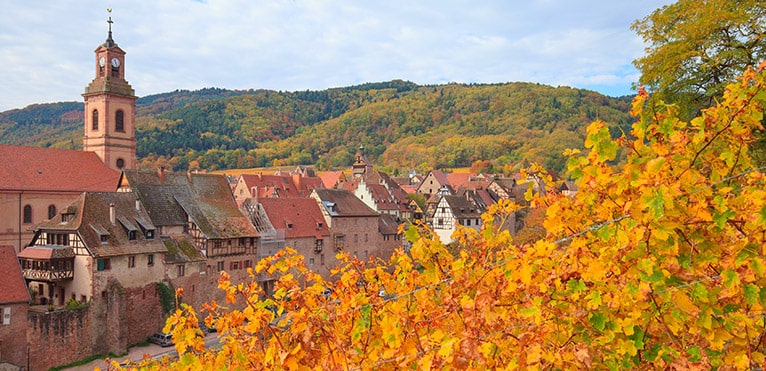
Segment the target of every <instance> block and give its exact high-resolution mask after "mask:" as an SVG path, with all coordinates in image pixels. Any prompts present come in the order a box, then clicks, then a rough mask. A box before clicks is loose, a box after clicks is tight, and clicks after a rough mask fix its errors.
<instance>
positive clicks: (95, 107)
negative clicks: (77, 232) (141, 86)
mask: <svg viewBox="0 0 766 371" xmlns="http://www.w3.org/2000/svg"><path fill="white" fill-rule="evenodd" d="M108 23H109V33H108V36H107V38H106V41H104V42H103V43H102V44H100V45H99V46H98V47H97V48H96V50H95V58H94V66H95V69H94V70H95V71H94V72H95V77H94V79H93V81H92V82H91V83H90V84H89V85H88V86H87V87H86V88H85V92H84V93H83V97H84V100H85V117H84V119H83V123H84V128H85V131H84V137H83V150H82V151H77V150H64V149H54V148H39V147H28V146H13V145H5V144H0V205H3V206H2V212H0V245H11V246H13V247H14V248H15V250H16V251H17V252H19V251H21V250H22V249H23V248H24V246H25V244H27V243H29V241H30V240H31V239H32V237H33V235H34V232H33V228H34V226H35V225H37V224H40V223H42V222H45V221H48V220H50V219H53V218H54V217H56V216H57V215H58V214H59V212H60V211H61V210H62V209H63V208H65V207H66V206H67V205H69V204H70V203H72V202H73V201H75V200H76V199H77V198H78V197H79V196H80V194H81V193H82V192H113V191H115V190H117V185H118V183H119V178H120V170H122V169H135V168H136V165H137V161H136V134H135V133H136V130H135V112H136V96H135V94H134V91H133V88H132V87H131V86H130V84H128V82H127V81H126V80H125V51H124V50H122V49H120V47H119V46H117V43H116V42H115V41H114V39H113V38H112V19H111V17H110V18H109V20H108Z"/></svg>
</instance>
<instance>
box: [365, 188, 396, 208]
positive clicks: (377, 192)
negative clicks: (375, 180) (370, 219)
mask: <svg viewBox="0 0 766 371" xmlns="http://www.w3.org/2000/svg"><path fill="white" fill-rule="evenodd" d="M367 189H369V190H370V194H372V199H373V200H375V204H376V206H377V208H378V210H398V209H399V205H398V203H397V202H396V200H395V199H394V198H393V197H392V196H391V194H390V193H388V190H387V189H386V186H384V185H382V184H367Z"/></svg>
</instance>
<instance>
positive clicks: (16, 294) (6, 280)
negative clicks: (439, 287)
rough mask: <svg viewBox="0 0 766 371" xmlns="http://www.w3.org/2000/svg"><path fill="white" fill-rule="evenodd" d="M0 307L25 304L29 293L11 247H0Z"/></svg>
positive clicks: (14, 251)
mask: <svg viewBox="0 0 766 371" xmlns="http://www.w3.org/2000/svg"><path fill="white" fill-rule="evenodd" d="M0 277H2V279H0V305H2V304H14V303H27V302H29V292H28V291H27V284H26V282H25V281H24V275H22V274H21V266H20V265H19V259H18V258H17V257H16V250H15V249H14V247H13V246H5V245H0Z"/></svg>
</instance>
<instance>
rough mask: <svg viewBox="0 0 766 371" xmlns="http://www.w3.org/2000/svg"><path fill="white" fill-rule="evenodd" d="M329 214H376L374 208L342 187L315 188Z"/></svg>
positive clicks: (315, 192)
mask: <svg viewBox="0 0 766 371" xmlns="http://www.w3.org/2000/svg"><path fill="white" fill-rule="evenodd" d="M314 194H315V195H316V196H317V197H318V198H319V199H320V200H322V203H323V204H324V205H325V208H327V211H328V212H329V213H330V215H331V216H377V215H378V213H377V212H375V210H373V209H371V208H370V207H369V206H367V205H366V204H365V203H364V202H362V200H360V199H358V198H357V197H356V196H354V194H353V193H351V191H347V190H344V189H315V190H314Z"/></svg>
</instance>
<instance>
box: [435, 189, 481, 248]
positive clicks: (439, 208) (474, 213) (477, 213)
mask: <svg viewBox="0 0 766 371" xmlns="http://www.w3.org/2000/svg"><path fill="white" fill-rule="evenodd" d="M482 211H483V210H481V209H480V208H479V207H478V206H477V205H476V204H475V203H474V202H472V200H471V199H470V197H466V196H465V195H463V196H457V195H442V196H440V198H439V202H438V203H437V204H436V207H435V209H434V213H433V216H432V217H431V228H432V229H433V231H434V233H435V234H436V235H437V236H439V239H440V240H441V241H442V242H443V243H445V244H448V243H450V242H452V241H453V238H452V234H453V233H454V232H455V231H456V230H457V229H458V226H462V227H465V228H470V229H474V230H477V231H478V230H480V229H481V225H482V221H481V213H482Z"/></svg>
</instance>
